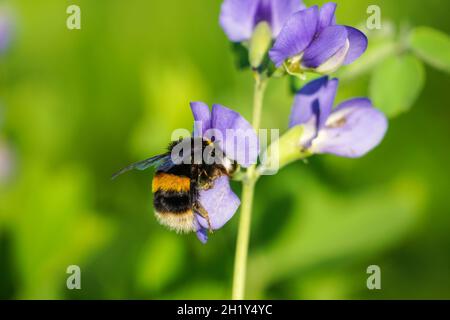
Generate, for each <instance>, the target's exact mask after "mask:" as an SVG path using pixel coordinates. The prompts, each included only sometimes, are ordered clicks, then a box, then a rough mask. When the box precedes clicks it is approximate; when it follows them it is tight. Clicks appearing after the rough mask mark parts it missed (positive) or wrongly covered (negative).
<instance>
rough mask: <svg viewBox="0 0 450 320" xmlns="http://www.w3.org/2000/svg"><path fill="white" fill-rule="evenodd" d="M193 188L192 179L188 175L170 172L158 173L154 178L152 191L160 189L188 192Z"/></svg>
mask: <svg viewBox="0 0 450 320" xmlns="http://www.w3.org/2000/svg"><path fill="white" fill-rule="evenodd" d="M190 188H191V180H190V179H189V178H188V177H184V176H177V175H174V174H170V173H163V172H160V173H157V174H156V175H155V177H154V178H153V183H152V192H153V193H155V192H156V191H158V190H164V191H177V192H182V191H185V192H188V191H189V190H190Z"/></svg>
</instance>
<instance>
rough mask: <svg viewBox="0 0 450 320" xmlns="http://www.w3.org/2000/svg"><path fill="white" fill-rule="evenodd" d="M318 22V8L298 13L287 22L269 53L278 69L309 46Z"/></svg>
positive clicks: (314, 7)
mask: <svg viewBox="0 0 450 320" xmlns="http://www.w3.org/2000/svg"><path fill="white" fill-rule="evenodd" d="M318 22H319V9H318V7H317V6H313V7H311V8H308V9H306V10H302V11H299V12H296V13H294V14H293V15H292V16H291V17H290V18H289V19H288V20H287V22H286V23H285V25H284V26H283V28H282V29H281V31H280V34H279V35H278V37H277V40H276V41H275V44H274V46H273V48H272V49H271V50H270V51H269V56H270V59H272V61H273V62H274V63H275V65H276V66H277V67H279V66H281V65H282V64H283V62H284V61H285V60H286V59H288V58H291V57H293V56H295V55H298V54H301V53H302V52H303V51H304V50H305V49H306V48H307V47H308V46H309V44H310V43H311V41H312V40H313V38H314V35H315V34H316V31H317V26H318Z"/></svg>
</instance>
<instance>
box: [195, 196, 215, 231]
mask: <svg viewBox="0 0 450 320" xmlns="http://www.w3.org/2000/svg"><path fill="white" fill-rule="evenodd" d="M194 209H195V211H197V213H198V214H199V215H201V216H202V217H203V218H205V219H206V221H207V222H208V229H209V232H210V233H213V229H212V227H211V220H210V219H209V214H208V211H206V209H205V208H204V207H203V206H202V205H201V203H200V202H198V201H197V202H196V203H195V205H194Z"/></svg>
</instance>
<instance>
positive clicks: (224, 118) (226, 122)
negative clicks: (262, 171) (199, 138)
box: [211, 104, 259, 167]
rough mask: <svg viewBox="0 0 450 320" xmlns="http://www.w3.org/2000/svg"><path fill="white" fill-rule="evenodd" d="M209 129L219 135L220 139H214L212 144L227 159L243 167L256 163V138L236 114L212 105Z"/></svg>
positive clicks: (248, 124) (243, 120)
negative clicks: (216, 146)
mask: <svg viewBox="0 0 450 320" xmlns="http://www.w3.org/2000/svg"><path fill="white" fill-rule="evenodd" d="M211 128H212V129H215V130H218V131H219V132H220V133H221V137H219V138H216V140H215V141H214V143H217V145H218V147H219V148H220V149H222V150H223V151H224V152H225V155H226V157H227V158H229V159H231V160H235V161H236V162H237V163H239V164H240V165H241V166H243V167H248V166H250V165H252V164H254V163H256V161H257V158H258V151H259V143H258V136H257V135H256V133H255V130H254V129H253V127H252V126H251V124H250V123H249V122H248V121H247V120H245V119H244V117H242V116H241V115H240V114H239V113H238V112H236V111H233V110H231V109H228V108H226V107H224V106H221V105H219V104H215V105H213V107H212V113H211Z"/></svg>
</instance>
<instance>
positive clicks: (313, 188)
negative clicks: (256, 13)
mask: <svg viewBox="0 0 450 320" xmlns="http://www.w3.org/2000/svg"><path fill="white" fill-rule="evenodd" d="M337 2H338V3H339V7H338V22H340V23H343V24H348V25H358V24H360V23H362V22H364V21H365V19H366V18H367V16H368V15H367V13H366V9H367V7H368V5H371V4H377V5H379V6H380V7H381V9H382V18H383V21H388V20H390V21H392V22H393V23H394V25H395V26H397V27H398V26H400V25H411V26H420V25H427V26H431V27H434V28H436V29H440V30H442V31H444V32H446V33H450V20H449V19H448V12H450V2H448V1H441V0H428V1H419V0H414V1H412V0H399V1H388V0H384V1H381V0H377V1H375V2H376V3H374V1H365V0H364V1H361V0H353V1H351V0H346V1H337ZM220 3H221V1H219V0H214V1H211V0H190V1H181V0H179V1H145V0H137V1H132V2H127V3H125V2H124V1H119V0H108V1H106V0H103V1H92V0H90V1H89V0H68V1H60V0H45V1H44V0H43V1H39V2H36V1H27V0H14V1H0V4H1V5H0V10H3V12H8V17H9V18H10V19H11V23H12V25H13V29H12V35H11V42H10V44H9V46H8V48H7V49H6V50H4V51H3V52H1V53H0V119H1V121H0V130H1V131H0V148H2V149H3V158H4V160H3V162H4V165H3V170H4V171H5V172H3V174H0V179H1V180H0V298H4V299H14V298H26V299H36V298H38V299H94V298H96V299H110V298H112V299H120V298H126V299H175V298H180V299H194V298H206V299H214V298H223V299H227V298H230V296H231V280H232V269H233V260H234V249H235V238H236V231H237V223H238V218H239V214H237V215H236V216H235V217H234V218H233V219H232V220H231V221H230V223H228V224H227V225H226V226H225V227H224V228H223V229H221V230H220V231H219V232H216V233H215V234H214V235H212V236H211V237H210V241H209V243H208V244H207V245H202V244H201V243H200V242H199V241H198V240H197V239H196V237H195V236H194V235H177V234H175V233H172V232H170V231H168V230H166V229H165V228H163V227H161V226H160V225H158V223H157V222H156V220H155V219H154V217H153V209H152V198H151V188H150V184H151V179H152V172H151V170H149V171H146V172H133V173H130V174H128V175H125V176H122V177H120V179H117V180H115V181H111V180H110V175H111V174H112V173H113V172H115V171H116V170H117V169H119V168H121V167H123V166H124V165H127V164H129V163H131V162H134V161H137V160H141V159H143V158H146V157H148V156H151V155H154V154H157V153H160V152H161V151H163V150H164V148H165V147H166V145H167V144H168V142H169V140H170V134H171V132H172V130H173V129H176V128H190V127H191V125H192V119H191V115H190V111H189V105H188V104H189V101H192V100H201V101H205V102H207V103H209V104H211V103H214V102H217V103H221V104H224V105H226V106H229V107H232V108H234V109H235V110H237V111H239V112H241V113H242V114H243V115H244V116H246V117H247V118H249V117H250V115H251V96H252V86H253V84H252V76H251V73H250V72H249V71H237V70H236V69H235V68H234V65H235V61H234V57H233V54H232V52H231V50H230V44H229V42H228V40H227V39H226V37H225V35H224V34H223V32H222V30H221V29H220V27H219V25H218V15H219V10H220ZM306 3H307V4H309V5H311V4H313V3H320V4H321V3H323V1H306ZM70 4H77V5H79V6H80V7H81V12H82V17H81V19H82V20H81V21H82V22H81V23H82V29H81V30H68V29H67V28H66V19H67V16H68V15H67V14H66V8H67V6H68V5H70ZM343 72H345V70H344V71H343ZM389 80H390V79H385V81H386V82H389ZM395 85H396V83H392V86H395ZM449 85H450V80H449V76H448V74H446V73H444V72H442V71H437V70H435V69H433V68H430V67H428V66H427V67H426V83H425V86H424V88H423V91H422V93H421V95H420V97H419V99H418V100H417V101H416V102H415V104H414V106H413V108H412V109H411V110H410V111H409V112H408V113H404V114H402V115H401V116H399V117H396V118H395V119H392V120H391V121H390V129H389V132H388V134H387V136H386V138H385V140H384V141H383V143H382V145H381V146H380V147H378V148H377V149H375V151H373V152H372V153H370V154H369V155H367V156H366V157H364V158H361V159H357V160H349V159H342V158H337V157H334V156H316V157H313V158H311V159H309V161H308V163H306V164H305V163H303V162H298V163H294V164H291V165H290V166H288V167H287V168H285V169H283V171H281V172H280V173H279V174H278V175H276V176H268V177H263V179H261V180H260V182H259V184H258V185H257V191H256V192H257V193H256V200H255V210H254V213H253V217H254V219H253V225H252V236H251V243H250V261H249V279H248V283H247V287H248V290H247V292H248V294H247V296H248V297H249V298H274V299H380V298H383V299H392V298H427V299H428V298H441V299H442V298H446V299H449V298H450V272H449V271H450V254H449V253H450V233H449V227H450V200H449V196H448V192H449V189H450V182H449V176H448V164H449V163H450V151H449V150H448V139H449V137H450V125H449V119H450V108H449V106H448V96H447V95H448V94H449V92H448V90H449ZM368 88H369V76H368V75H362V76H360V77H357V78H354V79H352V80H349V81H342V82H341V85H340V91H339V95H338V98H337V100H338V101H342V100H343V99H346V98H349V97H353V96H361V95H367V94H368V92H369V89H368ZM291 102H292V96H291V95H290V91H289V85H288V80H287V79H284V80H278V81H272V82H271V83H270V85H269V88H268V93H267V99H266V103H265V109H264V116H263V123H262V126H263V127H266V128H280V129H282V130H285V129H286V126H287V119H288V115H289V111H290V105H291ZM8 164H9V165H8ZM233 188H234V189H235V191H236V192H238V193H239V192H240V190H239V189H240V186H239V184H237V183H236V184H233ZM72 264H75V265H79V266H80V267H81V272H82V276H81V286H82V289H81V290H72V291H71V290H68V289H67V288H66V278H67V276H68V275H67V274H66V268H67V266H69V265H72ZM372 264H375V265H379V266H380V268H381V275H382V276H381V281H382V289H381V290H372V291H371V290H368V289H367V287H366V279H367V277H368V274H366V269H367V267H368V266H369V265H372Z"/></svg>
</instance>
